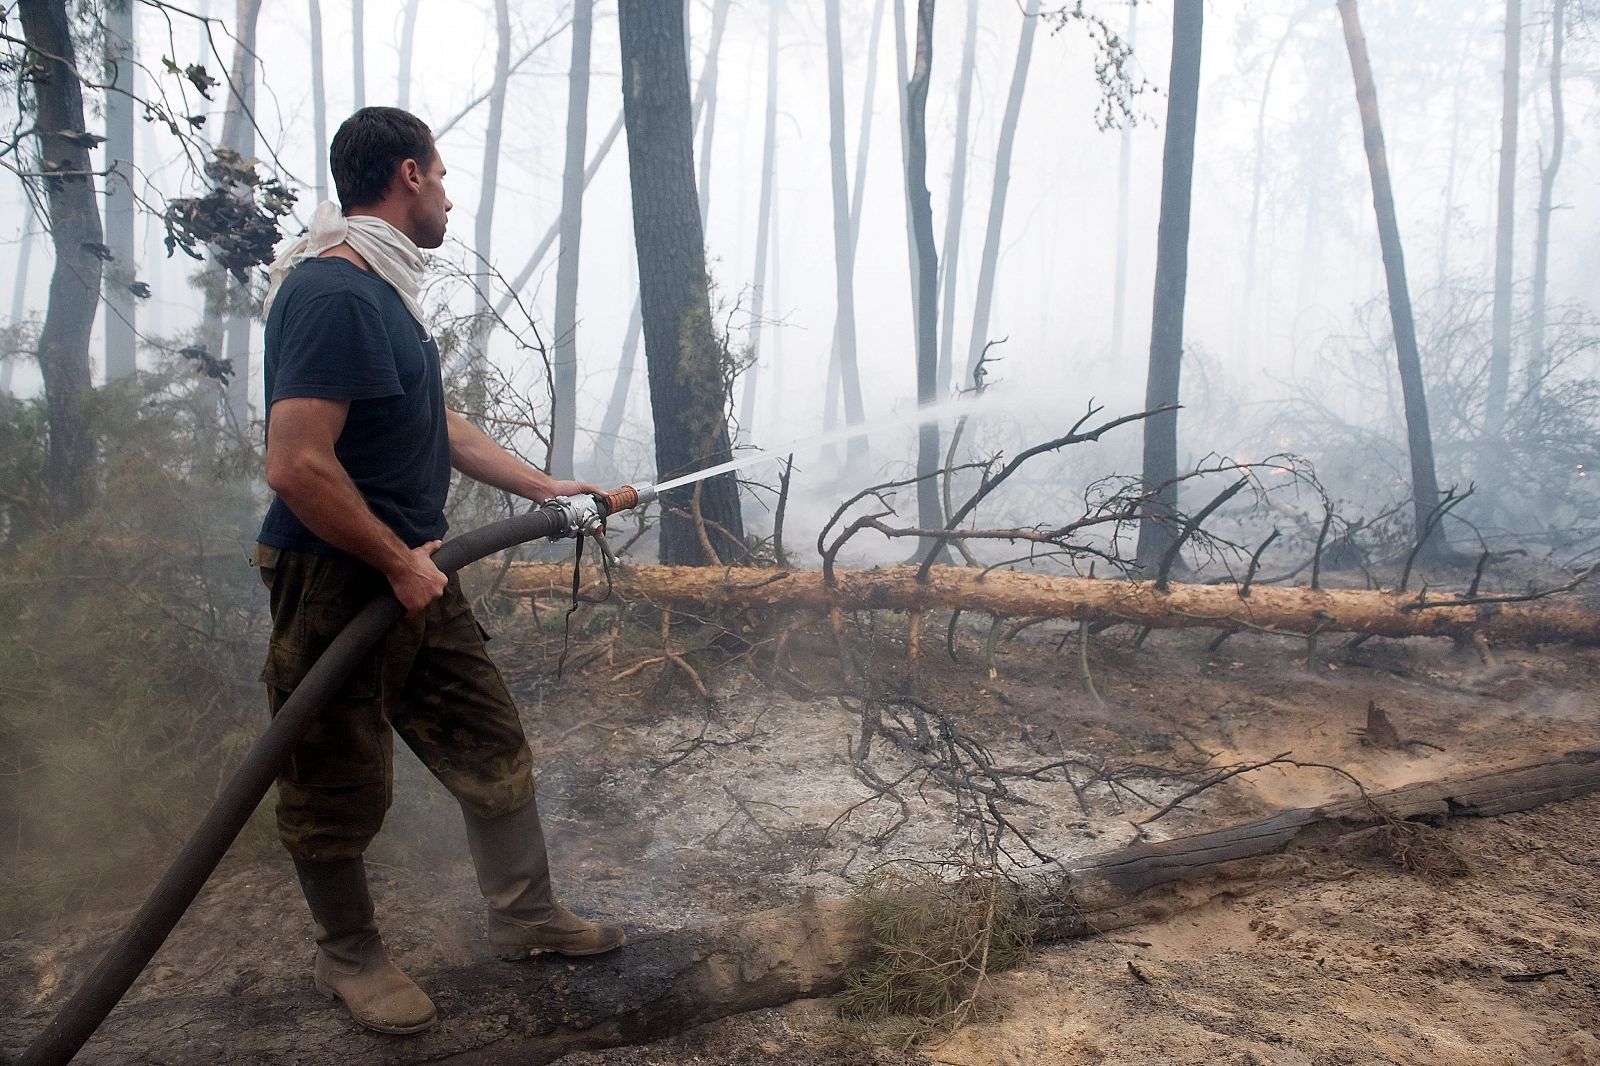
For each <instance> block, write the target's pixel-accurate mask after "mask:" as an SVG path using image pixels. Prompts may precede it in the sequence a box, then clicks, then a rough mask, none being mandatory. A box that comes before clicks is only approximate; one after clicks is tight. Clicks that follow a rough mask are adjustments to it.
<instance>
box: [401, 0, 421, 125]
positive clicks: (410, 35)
mask: <svg viewBox="0 0 1600 1066" xmlns="http://www.w3.org/2000/svg"><path fill="white" fill-rule="evenodd" d="M421 7H422V0H406V13H405V21H404V22H402V23H401V24H400V71H399V75H398V77H397V78H396V81H397V83H398V84H397V85H396V86H395V88H396V92H395V106H396V107H398V108H400V110H402V111H408V110H410V109H411V55H412V53H413V52H414V51H415V50H416V42H417V12H418V10H419V9H420V8H421Z"/></svg>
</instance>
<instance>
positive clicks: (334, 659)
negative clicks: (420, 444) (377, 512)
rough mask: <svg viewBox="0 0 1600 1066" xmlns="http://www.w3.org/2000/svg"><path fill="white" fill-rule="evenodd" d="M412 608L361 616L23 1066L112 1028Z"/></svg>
mask: <svg viewBox="0 0 1600 1066" xmlns="http://www.w3.org/2000/svg"><path fill="white" fill-rule="evenodd" d="M565 528H566V523H565V519H564V517H563V516H562V514H561V512H560V511H559V510H557V509H555V508H551V507H538V508H534V509H533V510H530V511H528V512H527V513H526V514H521V515H518V516H516V517H515V518H507V519H505V520H504V521H501V522H495V523H493V524H491V525H487V526H484V527H483V528H481V529H476V530H473V531H472V532H470V533H465V534H463V535H461V536H459V537H456V538H455V539H454V540H451V541H450V542H449V543H447V544H445V545H444V546H443V547H441V548H440V549H439V550H438V551H437V552H436V553H435V554H434V556H433V561H434V563H435V564H436V565H437V566H438V567H439V569H440V570H443V571H444V572H445V573H447V574H449V573H454V572H455V571H457V570H459V569H461V568H462V567H463V566H466V565H467V564H468V563H472V562H476V561H477V560H479V559H482V558H483V557H484V556H486V555H490V554H492V553H494V552H497V551H500V550H502V549H504V548H509V547H511V546H513V545H516V544H522V543H524V542H526V541H530V540H537V539H539V538H541V537H548V536H552V535H554V534H556V533H560V532H563V531H564V529H565ZM403 613H404V608H402V607H401V606H400V601H399V600H397V599H395V598H394V597H393V596H392V595H390V594H388V593H384V594H383V595H381V596H379V597H377V598H376V599H374V600H373V601H372V602H371V603H369V604H367V605H366V606H365V607H363V608H362V609H361V612H360V613H359V614H357V615H356V616H355V617H354V618H353V619H351V620H350V623H349V624H348V625H346V626H345V628H344V630H343V631H342V632H341V633H340V634H339V635H338V636H337V637H335V638H334V640H333V643H332V644H330V645H329V646H328V650H327V651H325V652H323V653H322V657H321V658H319V659H318V660H317V662H316V664H315V665H314V666H312V668H311V669H310V671H308V672H307V673H306V676H305V678H304V679H303V680H302V681H301V682H300V684H299V685H298V686H297V687H296V688H295V690H294V692H293V694H291V695H290V696H289V698H288V699H287V700H286V701H284V704H283V706H282V707H281V708H279V710H278V713H277V715H276V716H274V717H273V719H272V724H271V725H269V726H268V727H267V731H266V732H265V733H263V734H262V735H261V739H260V740H258V741H256V745H255V747H254V748H252V749H251V750H250V754H249V755H247V756H246V757H245V760H244V764H243V765H241V766H240V767H239V769H238V772H236V773H235V774H234V775H233V779H232V780H231V781H229V782H228V785H227V787H226V788H224V789H223V791H222V795H221V796H219V797H218V798H217V801H216V803H215V804H213V805H212V807H211V810H210V811H208V812H207V813H206V816H205V820H204V821H202V822H201V823H200V827H199V828H198V829H196V830H195V831H194V834H193V835H192V836H190V837H189V840H188V842H187V843H186V844H184V846H183V850H182V851H180V852H178V857H177V858H175V859H173V860H172V865H171V866H169V867H167V872H166V874H164V875H163V876H162V878H161V882H160V883H159V884H157V885H156V887H155V890H154V891H153V892H151V894H150V898H149V899H147V900H146V901H145V904H144V906H143V907H141V908H140V909H139V913H138V914H137V915H135V916H134V919H133V921H132V922H130V923H129V924H128V927H127V928H126V929H124V930H123V931H122V935H121V937H119V938H118V939H117V942H116V943H115V944H113V945H112V947H111V950H110V951H107V952H106V954H105V957H104V958H103V959H101V960H100V965H99V966H97V967H95V970H94V972H93V973H91V974H90V975H89V978H88V980H86V981H85V982H84V983H83V985H82V987H80V988H79V989H78V990H77V991H76V992H74V993H73V994H72V998H71V999H69V1000H68V1001H67V1003H66V1005H65V1006H63V1007H62V1008H61V1010H60V1011H58V1012H57V1013H56V1016H55V1017H54V1018H52V1019H50V1023H49V1024H48V1025H46V1026H45V1028H44V1031H43V1032H42V1033H40V1034H39V1036H38V1037H37V1038H36V1039H35V1040H34V1042H33V1043H32V1044H30V1045H28V1048H27V1050H26V1051H24V1052H23V1053H22V1057H21V1058H20V1059H18V1060H17V1066H57V1064H60V1063H66V1062H70V1061H71V1060H72V1057H73V1056H74V1055H76V1054H77V1053H78V1050H79V1049H80V1048H82V1047H83V1045H84V1043H85V1042H86V1041H87V1040H88V1039H89V1037H91V1036H93V1035H94V1031H95V1030H96V1029H98V1028H99V1027H100V1023H101V1022H103V1021H105V1019H106V1015H108V1014H110V1013H111V1010H112V1008H113V1007H115V1006H116V1005H117V1003H118V1001H120V1000H121V999H122V997H123V996H124V995H125V994H126V993H127V991H128V988H129V987H130V986H131V985H132V984H133V982H134V980H135V979H137V978H138V976H139V974H140V973H141V972H143V970H144V968H145V966H146V965H148V964H149V962H150V959H151V958H152V957H154V955H155V953H156V951H157V950H159V949H160V947H161V945H162V943H164V942H165V941H166V939H167V935H168V934H169V933H171V932H172V928H173V926H175V925H177V924H178V919H180V918H182V917H183V913H184V911H186V910H188V909H189V904H191V903H193V902H194V898H195V896H197V895H199V894H200V889H201V887H202V886H203V885H205V883H206V879H207V878H208V877H210V876H211V872H212V871H213V870H215V869H216V868H217V863H219V862H221V861H222V856H223V855H224V854H225V853H226V852H227V850H228V848H229V847H230V846H232V844H233V841H234V838H236V837H237V836H238V835H239V830H241V829H243V828H244V825H245V823H246V822H247V821H249V820H250V815H251V814H252V812H254V811H255V809H256V806H257V805H258V804H259V803H260V802H261V798H262V797H263V796H265V795H266V794H267V789H268V787H270V786H271V784H272V782H273V780H274V779H275V778H276V777H277V776H278V771H279V770H280V769H282V768H283V765H284V763H286V762H287V761H288V759H289V753H290V752H291V751H292V750H293V748H294V745H295V743H296V742H297V741H298V740H299V739H300V737H301V736H302V735H303V734H304V733H305V731H306V729H307V728H308V727H309V726H310V725H311V723H312V721H313V720H315V718H316V716H317V713H318V712H319V711H321V710H322V708H323V707H324V706H325V705H326V704H327V703H328V701H329V700H330V699H331V698H332V697H333V695H334V694H335V693H336V692H338V691H339V687H340V686H341V685H343V684H344V682H345V679H346V678H347V677H349V676H350V673H351V671H353V670H354V669H355V668H356V666H357V665H358V664H359V663H360V662H361V659H362V658H363V657H364V656H365V655H366V654H367V652H369V651H371V650H372V648H373V647H374V646H375V645H376V644H377V643H378V641H380V640H382V639H383V636H384V634H385V633H387V632H388V631H389V628H390V627H391V626H393V625H394V623H395V622H396V621H398V620H399V619H400V616H401V614H403Z"/></svg>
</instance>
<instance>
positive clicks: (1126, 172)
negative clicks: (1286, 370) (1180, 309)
mask: <svg viewBox="0 0 1600 1066" xmlns="http://www.w3.org/2000/svg"><path fill="white" fill-rule="evenodd" d="M1138 32H1139V3H1138V0H1128V47H1129V48H1132V47H1134V44H1135V42H1136V40H1137V35H1138ZM1132 174H1133V124H1132V123H1131V122H1128V121H1124V122H1123V123H1122V146H1121V148H1120V150H1119V151H1118V154H1117V263H1116V267H1115V274H1114V275H1113V278H1112V282H1111V358H1112V359H1113V360H1115V362H1116V364H1117V365H1118V366H1121V365H1122V354H1123V353H1122V348H1123V331H1124V329H1125V327H1126V322H1127V317H1128V311H1127V308H1128V202H1129V199H1130V196H1129V184H1130V178H1131V177H1132Z"/></svg>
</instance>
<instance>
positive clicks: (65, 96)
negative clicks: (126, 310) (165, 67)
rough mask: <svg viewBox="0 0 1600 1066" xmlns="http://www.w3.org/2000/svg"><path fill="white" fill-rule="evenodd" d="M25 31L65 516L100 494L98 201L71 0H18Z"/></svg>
mask: <svg viewBox="0 0 1600 1066" xmlns="http://www.w3.org/2000/svg"><path fill="white" fill-rule="evenodd" d="M17 11H18V12H19V14H20V15H21V17H22V32H23V35H24V36H25V37H26V38H27V41H28V46H29V47H30V48H31V49H32V50H33V52H34V54H35V55H36V56H37V60H36V61H37V62H38V64H39V66H40V67H41V68H43V72H44V76H42V77H40V78H37V79H34V81H33V93H34V101H35V108H36V123H37V127H36V130H35V136H37V137H38V139H39V155H40V159H41V161H42V164H43V166H44V168H45V169H46V171H47V172H49V173H50V174H51V176H50V177H47V178H45V179H44V187H45V199H46V203H47V204H48V206H49V211H50V239H51V242H52V243H53V244H54V245H55V253H56V260H55V267H54V269H53V270H52V271H51V275H50V302H49V304H48V305H47V306H46V308H45V315H44V326H43V327H42V329H41V330H40V332H39V349H38V351H39V370H40V373H41V374H42V375H43V377H44V393H45V412H46V418H47V420H48V425H49V430H50V451H49V455H48V456H47V457H46V459H45V486H46V488H47V489H48V490H49V493H50V508H51V511H52V512H53V513H54V515H55V516H56V517H57V518H58V519H72V518H76V517H78V516H79V515H81V514H83V512H84V511H85V510H86V509H87V508H88V506H89V504H90V502H91V501H92V500H93V498H94V470H93V468H94V438H93V436H92V435H91V434H90V432H89V419H88V413H87V411H86V405H87V403H88V400H89V392H90V385H89V334H90V331H91V330H92V329H93V328H94V316H95V310H96V308H97V307H98V306H99V304H100V273H101V262H100V258H99V256H97V255H95V253H94V247H95V246H96V245H99V244H100V243H101V240H102V237H103V234H102V232H101V229H100V208H99V205H98V204H96V203H95V192H94V179H93V177H92V176H91V174H92V170H93V163H91V162H90V160H89V152H88V149H87V148H85V147H84V145H85V143H87V142H86V139H85V138H84V123H83V90H82V87H81V85H80V84H79V82H78V77H77V68H78V62H77V58H76V55H75V48H74V45H73V41H72V24H71V20H70V19H69V18H68V15H67V9H66V0H19V2H18V4H17Z"/></svg>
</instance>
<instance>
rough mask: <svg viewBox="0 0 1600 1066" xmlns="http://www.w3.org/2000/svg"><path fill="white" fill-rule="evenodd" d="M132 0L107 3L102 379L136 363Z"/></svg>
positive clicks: (125, 372) (129, 370) (124, 373)
mask: <svg viewBox="0 0 1600 1066" xmlns="http://www.w3.org/2000/svg"><path fill="white" fill-rule="evenodd" d="M133 13H134V5H133V3H132V0H126V2H124V3H122V4H120V5H119V4H109V5H107V7H106V61H107V64H108V65H109V66H110V67H111V69H112V71H113V72H114V73H113V76H112V87H111V89H110V90H109V91H108V92H107V93H106V105H105V106H106V149H105V150H106V155H105V158H106V166H107V170H108V171H109V173H108V174H107V175H106V247H107V248H109V249H111V265H110V266H108V267H107V268H106V272H105V279H104V280H105V295H106V381H108V382H110V381H120V380H122V379H123V378H128V377H132V376H133V373H134V371H135V370H136V369H137V367H138V329H137V324H136V323H137V318H136V316H137V313H138V312H137V311H136V309H135V305H134V299H133V290H132V289H131V288H129V286H131V285H132V284H133V283H134V281H135V279H136V273H137V270H138V256H137V255H136V254H135V251H134V249H135V244H134V236H133V180H134V149H133V109H134V101H133V93H134V91H135V89H134V74H135V72H136V71H137V69H138V68H137V66H136V65H135V64H136V60H135V53H136V49H137V45H136V44H135V40H134V24H133Z"/></svg>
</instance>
